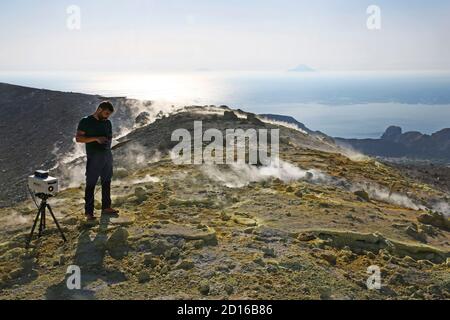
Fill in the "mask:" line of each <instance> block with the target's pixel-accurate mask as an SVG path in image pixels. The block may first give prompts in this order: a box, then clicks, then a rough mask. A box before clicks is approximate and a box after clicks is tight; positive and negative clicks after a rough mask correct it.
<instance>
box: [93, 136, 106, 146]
mask: <svg viewBox="0 0 450 320" xmlns="http://www.w3.org/2000/svg"><path fill="white" fill-rule="evenodd" d="M95 139H96V141H97V143H99V144H105V143H108V141H109V139H108V138H107V137H96V138H95Z"/></svg>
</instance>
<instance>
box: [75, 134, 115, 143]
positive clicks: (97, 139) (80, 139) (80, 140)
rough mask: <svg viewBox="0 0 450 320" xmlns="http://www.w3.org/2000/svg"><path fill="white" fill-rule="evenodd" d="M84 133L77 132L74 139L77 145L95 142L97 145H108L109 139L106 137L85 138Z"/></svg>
mask: <svg viewBox="0 0 450 320" xmlns="http://www.w3.org/2000/svg"><path fill="white" fill-rule="evenodd" d="M85 134H86V133H85V132H83V131H77V135H76V137H75V139H76V141H77V142H78V143H91V142H97V143H98V144H105V143H108V141H109V139H108V138H107V137H86V136H85Z"/></svg>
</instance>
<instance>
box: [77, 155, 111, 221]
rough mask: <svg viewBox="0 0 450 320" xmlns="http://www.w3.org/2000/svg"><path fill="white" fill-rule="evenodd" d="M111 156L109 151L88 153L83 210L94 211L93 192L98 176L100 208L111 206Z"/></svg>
mask: <svg viewBox="0 0 450 320" xmlns="http://www.w3.org/2000/svg"><path fill="white" fill-rule="evenodd" d="M112 176H113V157H112V153H111V151H106V152H98V153H92V154H88V156H87V164H86V191H85V196H84V200H85V202H86V204H85V210H86V211H85V212H86V213H94V192H95V185H96V184H97V181H98V178H101V183H102V209H108V208H111V179H112Z"/></svg>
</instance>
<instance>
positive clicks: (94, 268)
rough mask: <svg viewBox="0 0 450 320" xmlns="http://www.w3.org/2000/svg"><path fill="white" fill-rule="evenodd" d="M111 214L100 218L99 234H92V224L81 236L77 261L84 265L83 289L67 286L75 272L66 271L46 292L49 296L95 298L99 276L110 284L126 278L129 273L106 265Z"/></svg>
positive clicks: (57, 297)
mask: <svg viewBox="0 0 450 320" xmlns="http://www.w3.org/2000/svg"><path fill="white" fill-rule="evenodd" d="M112 217H114V216H111V215H102V216H101V217H100V221H99V228H98V232H97V234H96V236H95V238H93V239H92V238H91V234H92V232H90V231H91V227H92V226H87V227H84V228H85V229H84V230H83V231H82V232H81V233H80V235H79V237H78V244H77V250H76V253H75V259H74V262H73V265H76V266H78V267H79V268H80V271H81V289H73V290H70V289H68V287H67V280H68V277H70V276H71V274H68V275H66V277H65V279H64V280H63V281H62V282H60V283H58V284H56V285H53V286H50V287H49V288H48V289H47V292H46V298H47V299H49V300H94V299H96V297H95V293H96V290H95V288H89V285H91V284H94V283H95V282H96V281H98V280H102V281H103V282H104V283H106V284H108V285H109V284H114V283H119V282H123V281H126V276H125V275H124V274H123V273H122V272H120V271H117V270H109V269H107V268H105V267H104V266H103V262H104V258H105V256H106V253H107V245H106V244H107V241H108V226H109V223H110V220H111V218H112Z"/></svg>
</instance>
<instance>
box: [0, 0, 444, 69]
mask: <svg viewBox="0 0 450 320" xmlns="http://www.w3.org/2000/svg"><path fill="white" fill-rule="evenodd" d="M371 4H375V5H378V6H379V7H380V8H381V19H382V20H381V30H376V31H374V30H368V29H367V27H366V20H367V18H368V14H367V13H366V9H367V7H368V6H369V5H371ZM69 5H77V6H79V8H80V9H81V29H80V30H76V31H74V30H72V31H71V30H69V29H68V28H67V19H68V17H69V15H68V14H67V12H66V10H67V7H68V6H69ZM0 43H1V45H0V71H6V70H26V71H30V70H39V71H42V70H45V71H53V70H58V71H64V70H72V71H73V70H79V71H92V70H95V71H108V70H112V71H139V70H142V71H146V70H197V69H212V70H286V69H289V68H292V67H294V66H296V65H298V64H307V65H309V66H311V67H313V68H316V69H320V70H368V69H370V70H428V69H433V70H450V0H445V1H444V0H429V1H423V0H371V1H366V0H326V1H325V0H314V1H301V0H291V1H287V0H276V1H275V0H273V1H272V0H267V1H266V0H239V1H238V0H193V1H188V0H164V1H163V0H158V1H157V0H153V1H151V0H127V1H124V0H117V1H114V0H72V1H65V0H41V1H36V0H14V1H1V2H0Z"/></svg>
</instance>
